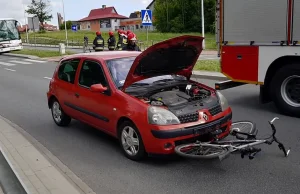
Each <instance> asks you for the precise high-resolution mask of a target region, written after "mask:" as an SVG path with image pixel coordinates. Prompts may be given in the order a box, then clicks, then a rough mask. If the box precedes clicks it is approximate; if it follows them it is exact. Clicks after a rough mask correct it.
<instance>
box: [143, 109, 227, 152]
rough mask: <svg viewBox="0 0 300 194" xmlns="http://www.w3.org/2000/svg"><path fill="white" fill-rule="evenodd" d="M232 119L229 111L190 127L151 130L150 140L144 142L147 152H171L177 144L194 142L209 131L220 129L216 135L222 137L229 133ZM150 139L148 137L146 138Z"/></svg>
mask: <svg viewBox="0 0 300 194" xmlns="http://www.w3.org/2000/svg"><path fill="white" fill-rule="evenodd" d="M231 120H232V112H231V111H229V112H227V114H224V115H223V116H221V117H220V118H218V119H215V120H213V121H211V122H208V123H204V124H199V125H194V126H190V127H184V128H178V129H172V130H155V129H153V130H151V136H152V138H151V142H147V143H146V142H145V143H146V144H147V145H146V149H147V148H148V150H147V152H148V153H149V154H172V153H174V148H175V146H177V145H180V144H182V143H187V142H195V141H196V140H197V139H199V138H201V137H205V136H206V135H209V133H210V132H213V131H216V130H218V129H220V130H221V131H222V133H221V134H219V135H218V136H217V137H218V138H219V139H222V138H224V137H226V136H227V135H228V134H229V130H230V126H231ZM148 140H150V139H148Z"/></svg>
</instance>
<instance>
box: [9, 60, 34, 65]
mask: <svg viewBox="0 0 300 194" xmlns="http://www.w3.org/2000/svg"><path fill="white" fill-rule="evenodd" d="M9 62H11V63H19V64H24V65H29V64H31V63H29V62H26V61H9Z"/></svg>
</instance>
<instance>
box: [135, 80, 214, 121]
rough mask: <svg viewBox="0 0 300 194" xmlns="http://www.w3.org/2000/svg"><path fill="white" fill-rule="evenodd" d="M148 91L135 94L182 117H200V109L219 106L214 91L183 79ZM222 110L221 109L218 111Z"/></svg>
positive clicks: (146, 101)
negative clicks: (174, 83)
mask: <svg viewBox="0 0 300 194" xmlns="http://www.w3.org/2000/svg"><path fill="white" fill-rule="evenodd" d="M146 91H147V92H141V91H140V92H137V93H138V95H135V96H136V97H137V98H139V99H140V100H142V101H144V102H145V103H149V104H150V105H152V106H164V107H166V108H168V110H169V111H171V112H172V113H173V114H175V115H176V116H177V117H178V118H179V119H180V118H193V117H194V118H195V119H194V121H196V120H197V119H198V117H199V116H198V114H199V113H198V111H199V110H201V109H205V108H207V109H211V108H213V107H216V106H219V103H218V98H217V97H216V96H215V95H214V96H212V92H211V91H210V90H208V89H206V88H204V87H201V86H199V85H197V84H194V83H190V82H188V81H183V82H181V83H177V84H176V85H172V86H171V85H164V86H162V87H155V89H149V88H148V89H147V90H146ZM218 112H220V110H219V111H218ZM180 120H183V119H180Z"/></svg>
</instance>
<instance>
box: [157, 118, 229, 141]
mask: <svg viewBox="0 0 300 194" xmlns="http://www.w3.org/2000/svg"><path fill="white" fill-rule="evenodd" d="M231 119H232V113H230V114H228V115H226V116H224V117H221V118H220V119H217V120H215V121H212V122H209V123H205V124H200V125H196V126H192V127H186V128H181V129H174V130H151V133H152V135H153V136H154V137H156V138H158V139H170V138H176V137H181V136H187V135H203V134H207V133H209V132H212V131H214V130H216V129H218V128H221V126H224V124H226V123H227V122H228V121H230V120H231Z"/></svg>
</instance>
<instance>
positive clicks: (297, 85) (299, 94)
mask: <svg viewBox="0 0 300 194" xmlns="http://www.w3.org/2000/svg"><path fill="white" fill-rule="evenodd" d="M281 96H282V97H283V99H284V101H285V102H286V103H287V104H289V105H290V106H293V107H300V76H298V75H292V76H290V77H288V78H286V79H285V80H284V81H283V83H282V85H281Z"/></svg>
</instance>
